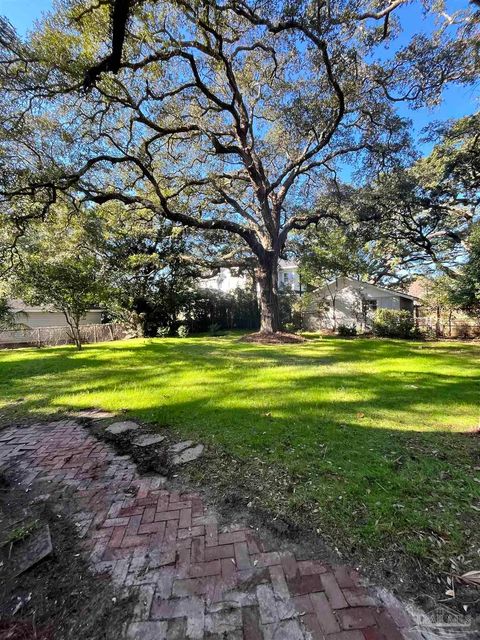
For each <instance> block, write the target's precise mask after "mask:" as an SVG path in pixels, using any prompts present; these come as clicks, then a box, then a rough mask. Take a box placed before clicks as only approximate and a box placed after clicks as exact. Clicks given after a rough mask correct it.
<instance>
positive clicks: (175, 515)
mask: <svg viewBox="0 0 480 640" xmlns="http://www.w3.org/2000/svg"><path fill="white" fill-rule="evenodd" d="M179 517H180V511H157V513H156V514H155V522H162V521H164V520H178V519H179Z"/></svg>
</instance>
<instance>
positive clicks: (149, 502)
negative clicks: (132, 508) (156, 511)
mask: <svg viewBox="0 0 480 640" xmlns="http://www.w3.org/2000/svg"><path fill="white" fill-rule="evenodd" d="M135 502H136V505H137V506H138V507H154V506H156V504H157V498H154V497H151V498H137V499H136V500H135Z"/></svg>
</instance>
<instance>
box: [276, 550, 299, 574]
mask: <svg viewBox="0 0 480 640" xmlns="http://www.w3.org/2000/svg"><path fill="white" fill-rule="evenodd" d="M280 559H281V562H282V567H283V570H284V571H285V575H286V577H287V578H294V577H295V576H296V575H297V573H298V565H297V561H296V560H295V556H294V555H293V553H290V551H284V552H283V553H281V554H280Z"/></svg>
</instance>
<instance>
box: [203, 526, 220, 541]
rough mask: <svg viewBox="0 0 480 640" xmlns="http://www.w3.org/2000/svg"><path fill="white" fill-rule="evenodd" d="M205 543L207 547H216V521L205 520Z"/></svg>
mask: <svg viewBox="0 0 480 640" xmlns="http://www.w3.org/2000/svg"><path fill="white" fill-rule="evenodd" d="M205 544H206V546H207V547H216V546H217V545H218V527H217V523H216V522H207V523H206V524H205Z"/></svg>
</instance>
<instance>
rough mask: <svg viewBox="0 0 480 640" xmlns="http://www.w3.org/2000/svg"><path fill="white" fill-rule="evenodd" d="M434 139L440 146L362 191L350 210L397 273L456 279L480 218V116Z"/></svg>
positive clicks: (439, 132) (453, 124)
mask: <svg viewBox="0 0 480 640" xmlns="http://www.w3.org/2000/svg"><path fill="white" fill-rule="evenodd" d="M431 135H432V136H433V139H434V140H436V141H437V144H436V145H435V146H434V148H433V150H432V152H431V153H430V154H429V155H428V156H426V157H425V158H422V159H421V160H419V161H417V162H416V163H415V164H414V165H413V166H412V167H410V168H408V169H402V170H398V171H395V172H392V173H391V174H384V175H382V176H380V177H379V178H378V179H377V180H376V181H374V182H373V183H372V184H370V185H368V186H366V187H364V188H361V189H359V190H357V191H356V192H355V193H354V194H353V195H351V196H350V203H349V205H348V207H347V208H348V211H349V214H350V215H351V216H356V217H357V219H360V220H363V233H364V234H369V235H370V237H371V239H372V242H375V243H376V244H377V245H380V246H381V247H382V251H383V252H384V255H385V256H389V255H390V256H392V258H395V260H396V264H397V269H398V270H400V271H401V270H402V269H403V272H404V273H407V272H408V271H409V272H411V273H414V272H415V271H418V272H420V273H422V272H428V271H430V272H435V271H440V272H442V273H444V274H446V275H447V276H449V277H450V278H456V277H458V276H459V275H460V274H461V272H462V263H464V262H465V260H466V259H467V256H468V254H469V251H470V235H471V232H472V230H473V229H474V228H475V225H476V223H477V222H478V221H479V219H480V210H479V206H480V114H475V115H472V116H468V117H465V118H461V119H459V120H458V121H455V122H449V123H448V124H446V125H442V126H437V127H435V128H434V129H433V130H432V132H431ZM407 275H408V273H407Z"/></svg>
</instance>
